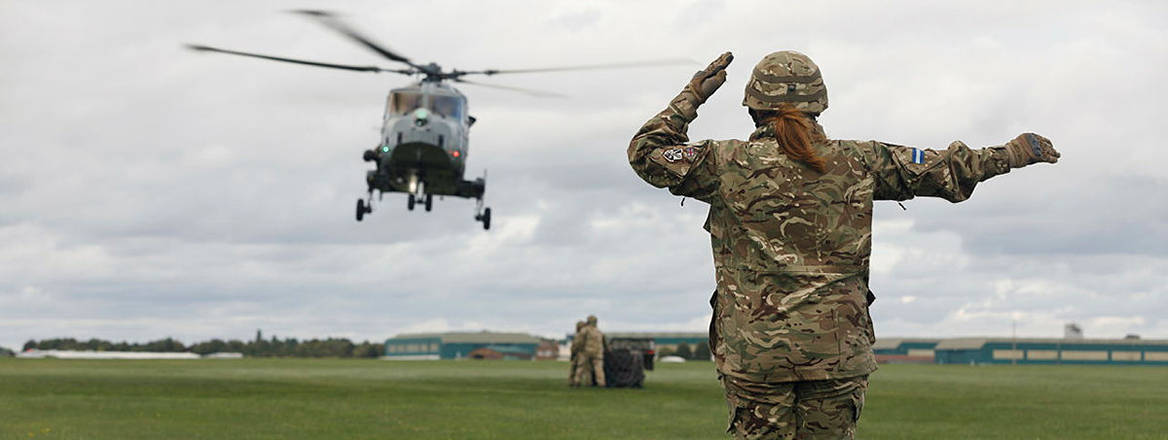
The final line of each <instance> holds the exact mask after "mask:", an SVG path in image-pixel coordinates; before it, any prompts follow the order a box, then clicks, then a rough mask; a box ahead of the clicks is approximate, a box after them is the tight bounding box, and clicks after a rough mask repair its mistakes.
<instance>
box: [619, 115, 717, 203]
mask: <svg viewBox="0 0 1168 440" xmlns="http://www.w3.org/2000/svg"><path fill="white" fill-rule="evenodd" d="M687 93H688V92H682V94H681V95H678V97H677V98H675V99H674V100H673V102H671V103H670V104H669V107H668V108H666V109H665V110H662V111H661V112H660V113H658V114H657V115H656V116H654V117H653V118H652V119H650V120H649V121H648V122H646V123H645V125H643V126H641V129H640V130H639V131H637V135H636V136H634V137H633V140H632V142H630V143H629V149H628V155H629V164H630V165H632V166H633V170H634V171H636V172H637V175H638V176H640V177H641V179H644V180H645V181H646V182H648V183H649V184H650V185H653V186H655V187H658V188H665V187H668V188H669V192H671V193H673V194H675V195H679V196H685V197H693V198H695V199H698V200H702V201H704V202H707V203H709V202H710V200H711V199H712V197H713V196H714V194H716V193H717V189H718V173H717V163H718V161H717V157H716V156H717V152H716V151H715V150H717V143H716V142H714V141H710V140H706V141H701V142H697V143H688V142H689V137H688V136H687V135H686V130H687V129H688V128H689V123H690V122H692V121H693V120H694V118H696V117H697V112H696V107H694V105H693V103H692V101H691V100H690V97H688V96H687Z"/></svg>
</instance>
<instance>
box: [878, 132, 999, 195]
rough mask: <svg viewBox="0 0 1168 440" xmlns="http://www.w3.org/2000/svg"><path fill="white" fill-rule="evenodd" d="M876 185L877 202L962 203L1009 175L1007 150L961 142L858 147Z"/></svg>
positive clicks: (881, 144)
mask: <svg viewBox="0 0 1168 440" xmlns="http://www.w3.org/2000/svg"><path fill="white" fill-rule="evenodd" d="M857 149H858V150H859V154H860V158H861V160H862V161H863V162H864V163H865V165H866V166H868V168H869V170H870V171H871V173H872V175H873V179H874V180H875V183H876V189H875V192H874V194H873V199H875V200H908V199H911V198H913V197H916V196H927V197H940V198H942V199H945V200H948V201H950V202H954V203H957V202H960V201H963V200H965V199H968V198H969V196H970V195H972V194H973V188H974V187H975V186H977V184H978V183H979V182H982V181H984V180H987V179H989V178H991V177H994V176H997V175H999V174H1005V173H1008V172H1010V165H1009V162H1008V160H1007V159H1008V157H1007V153H1006V149H1005V148H1004V147H1001V146H998V147H989V148H983V149H979V150H974V149H971V148H969V147H968V146H966V145H965V144H964V143H962V142H961V141H956V142H953V143H952V144H949V148H947V149H944V150H930V149H917V148H913V147H905V146H901V145H893V144H886V143H882V142H876V141H870V142H862V143H859V144H858V145H857Z"/></svg>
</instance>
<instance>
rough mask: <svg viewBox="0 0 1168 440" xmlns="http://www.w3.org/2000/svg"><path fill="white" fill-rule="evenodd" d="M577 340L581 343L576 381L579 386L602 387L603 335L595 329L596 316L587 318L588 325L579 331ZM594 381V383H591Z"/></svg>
mask: <svg viewBox="0 0 1168 440" xmlns="http://www.w3.org/2000/svg"><path fill="white" fill-rule="evenodd" d="M579 339H580V340H581V342H582V344H583V345H582V346H581V347H580V354H579V356H578V357H577V359H580V362H579V363H578V364H577V365H578V366H577V367H576V380H577V382H579V383H581V384H585V383H592V384H593V385H594V386H601V387H603V386H604V333H601V332H600V329H599V328H596V316H593V315H589V316H588V325H586V326H584V329H583V330H581V332H580V336H579ZM593 380H595V383H593Z"/></svg>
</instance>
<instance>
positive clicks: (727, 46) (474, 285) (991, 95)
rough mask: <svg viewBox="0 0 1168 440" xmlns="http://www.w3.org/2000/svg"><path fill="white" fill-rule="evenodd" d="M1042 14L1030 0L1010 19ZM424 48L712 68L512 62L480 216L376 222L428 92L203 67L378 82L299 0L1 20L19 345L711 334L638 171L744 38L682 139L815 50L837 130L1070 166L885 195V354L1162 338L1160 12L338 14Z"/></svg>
mask: <svg viewBox="0 0 1168 440" xmlns="http://www.w3.org/2000/svg"><path fill="white" fill-rule="evenodd" d="M1019 3H1020V4H1019ZM327 5H328V7H329V8H332V9H334V10H336V11H337V12H340V13H344V14H345V17H346V18H347V19H348V21H349V22H351V23H352V24H353V25H354V26H355V27H357V28H358V29H361V30H363V31H365V32H366V33H368V34H369V35H371V36H373V37H375V38H377V39H379V40H380V41H382V42H385V43H386V44H387V45H388V46H390V47H392V48H394V49H395V50H398V51H400V52H402V53H403V54H405V55H407V56H409V57H412V58H413V59H414V60H418V61H422V62H428V61H435V62H439V63H441V64H443V65H444V66H446V67H457V68H461V69H481V68H519V67H540V66H555V65H565V64H594V63H606V62H625V61H637V60H643V59H658V58H687V59H692V60H694V61H695V62H694V64H693V65H687V66H675V67H654V68H643V69H631V70H622V71H609V72H574V73H557V74H541V75H515V76H510V77H503V76H499V77H494V78H490V79H483V81H484V82H488V81H489V82H492V83H495V84H502V85H510V86H523V87H530V88H537V89H543V90H550V91H556V92H559V93H562V94H565V95H569V98H567V99H546V98H533V97H528V96H525V95H519V94H514V93H508V92H505V91H499V90H493V89H485V88H473V87H472V86H466V87H465V88H463V89H462V90H463V91H464V92H465V93H466V94H467V95H468V96H469V98H470V113H471V114H472V115H474V116H476V117H477V118H478V123H477V124H476V125H475V126H474V128H473V130H472V131H471V144H470V146H471V149H470V152H469V155H468V158H469V166H468V169H467V173H468V176H467V177H475V176H478V175H479V174H480V173H481V170H483V169H489V184H488V187H487V202H488V205H490V206H492V207H493V208H494V219H493V220H494V225H493V229H492V230H491V231H489V232H486V231H483V230H482V228H481V227H480V226H479V224H477V223H475V222H474V221H473V220H472V216H473V213H474V204H473V202H472V201H467V200H463V199H452V198H447V199H446V200H442V201H438V200H435V206H434V211H433V212H430V213H426V212H424V211H421V210H418V211H414V212H407V211H406V210H405V197H404V196H403V195H401V194H387V195H386V196H385V199H384V201H383V202H382V204H380V205H378V207H377V211H376V212H375V213H374V214H373V215H372V217H370V218H369V219H367V220H366V221H365V222H362V223H357V222H355V221H354V219H353V205H354V203H355V201H356V199H357V197H359V196H361V195H362V192H363V191H364V173H365V170H366V169H367V164H366V163H365V162H362V161H361V153H362V152H363V151H364V150H365V149H367V148H370V147H371V146H372V145H373V144H374V143H375V142H376V141H377V138H378V130H379V125H380V118H381V114H382V111H383V105H384V104H383V103H384V99H385V94H386V92H387V91H388V89H390V88H392V87H396V86H400V85H403V84H406V83H407V82H408V81H409V78H406V77H401V76H396V75H393V74H380V75H377V74H367V73H353V72H344V71H333V70H326V69H317V68H311V67H302V66H294V65H287V64H282V63H274V62H266V61H260V60H252V59H244V58H236V57H229V56H225V55H215V54H200V53H193V52H189V51H186V50H183V49H182V48H181V45H182V44H183V43H188V42H190V43H201V44H207V45H214V46H221V47H227V48H233V49H237V50H245V51H257V52H264V53H271V54H278V55H284V56H291V57H301V58H308V59H313V60H320V61H329V62H339V63H352V64H361V65H368V64H379V65H382V66H384V67H396V66H393V65H392V64H390V63H387V62H382V60H380V59H379V58H378V57H377V56H376V55H375V54H372V53H370V52H368V51H367V50H365V49H363V48H361V47H359V46H356V45H354V44H352V43H351V42H349V41H347V40H344V39H343V38H341V37H339V36H337V35H335V34H333V33H331V32H329V31H328V30H327V29H324V28H321V27H320V26H318V25H316V24H315V23H312V22H309V21H307V20H305V19H304V18H303V17H300V16H296V15H292V14H288V13H286V12H284V11H285V10H287V9H292V8H293V6H295V7H320V6H321V4H314V3H305V2H218V3H215V2H206V1H197V2H109V1H106V2H87V1H76V2H63V1H62V2H56V1H26V2H16V1H0V62H2V64H3V66H4V67H3V68H0V153H2V155H3V156H2V158H0V346H7V347H10V348H18V347H19V346H20V345H21V344H22V343H23V342H24V341H25V340H28V339H42V338H50V337H65V336H71V337H78V338H89V337H99V338H105V339H114V340H131V341H144V340H148V339H155V338H161V337H165V336H171V337H175V338H178V339H180V340H182V341H184V342H188V343H189V342H193V341H197V340H206V339H210V338H249V337H251V336H252V335H253V334H254V332H255V330H256V329H257V328H262V329H263V330H264V332H265V334H268V335H272V334H275V335H278V336H280V337H286V336H294V337H300V338H309V337H325V336H340V337H349V338H354V339H359V340H361V339H370V340H382V339H384V338H386V337H389V336H392V335H394V334H397V333H400V332H416V331H443V330H477V329H483V328H487V329H492V330H512V331H528V332H533V333H536V334H540V335H546V336H562V335H563V333H565V332H567V331H569V330H571V329H572V328H573V325H574V323H575V321H576V320H577V319H581V318H583V317H584V316H586V315H587V314H590V313H592V314H596V315H598V316H599V317H600V326H601V328H602V329H604V330H608V331H614V330H670V331H681V330H685V331H690V330H692V331H702V330H704V328H705V327H706V325H707V323H708V319H709V314H710V310H709V305H708V303H707V300H708V298H709V295H710V293H711V292H712V291H713V289H714V277H713V263H712V257H711V254H710V248H709V239H708V236H707V235H706V233H705V232H704V231H703V230H702V229H701V225H702V221H703V219H704V218H705V214H706V210H707V208H706V206H705V205H703V204H702V203H700V202H696V201H693V200H690V201H688V202H687V203H685V205H684V206H681V205H680V202H681V200H680V199H679V198H676V197H672V196H670V195H669V194H668V193H667V192H666V191H664V190H656V189H653V188H651V187H649V186H648V185H646V184H644V183H643V182H641V181H640V180H639V179H638V178H637V177H636V175H634V174H633V172H632V170H631V169H630V168H629V166H628V163H627V159H626V157H625V148H626V146H627V145H628V140H629V139H630V138H631V136H632V135H633V134H634V133H635V132H636V130H637V129H638V127H640V125H641V124H642V123H644V122H645V120H647V119H648V118H649V117H651V116H652V115H653V114H655V113H656V112H658V111H659V110H660V109H661V108H663V107H664V106H665V105H666V104H667V103H668V101H669V99H671V98H672V97H673V96H674V95H675V94H676V92H677V91H678V90H680V88H681V87H682V86H683V85H684V83H685V82H686V80H687V79H688V78H689V77H690V75H691V74H692V72H693V71H694V70H696V69H698V68H700V67H701V66H702V65H704V64H705V63H706V62H708V60H710V59H712V58H714V57H716V56H717V55H718V54H720V53H721V52H723V51H726V50H731V51H733V52H734V54H735V55H736V58H737V60H736V61H735V62H734V64H732V65H731V66H730V68H729V75H728V80H727V82H726V85H725V86H724V87H723V88H722V89H721V90H720V91H719V92H718V94H717V95H715V96H714V97H713V98H712V99H711V100H710V101H709V102H708V103H707V104H706V105H705V106H703V107H702V108H701V110H700V114H701V116H700V118H699V119H698V120H697V121H696V122H695V123H694V124H693V125H692V126H691V130H690V137H691V138H693V139H705V138H719V139H725V138H739V139H742V138H745V137H746V136H747V135H748V134H749V132H750V130H751V128H752V126H751V123H750V119H749V118H748V116H747V115H746V112H745V111H744V109H743V108H742V107H741V106H740V103H741V99H742V88H743V84H744V83H745V81H746V78H747V77H748V75H749V73H750V69H751V67H752V66H753V65H754V64H755V63H756V62H757V61H758V60H759V59H760V58H761V57H762V56H763V55H765V54H766V53H769V52H772V51H775V50H782V49H795V50H799V51H802V52H804V53H806V54H808V55H810V56H811V57H812V59H814V60H815V61H816V63H818V64H819V66H820V68H821V69H822V72H823V77H824V80H825V82H826V84H827V88H828V94H829V97H830V102H831V105H830V108H829V109H828V110H827V112H826V113H825V114H824V115H823V117H822V119H821V122H822V123H823V124H824V126H825V127H826V129H827V132H828V135H829V136H831V137H834V138H840V139H863V140H866V139H877V140H882V141H886V142H892V143H898V144H905V145H913V146H918V147H929V148H944V147H945V146H947V145H948V144H949V142H951V141H954V140H962V141H964V142H966V143H967V144H969V145H971V146H975V147H980V146H988V145H996V144H1000V143H1003V142H1005V141H1007V140H1009V139H1011V138H1013V137H1014V136H1016V135H1017V134H1019V133H1021V132H1023V131H1034V132H1037V133H1040V134H1043V135H1045V136H1047V137H1049V138H1051V139H1052V140H1053V141H1054V143H1055V146H1056V147H1057V148H1058V149H1059V150H1060V151H1061V152H1062V154H1063V157H1062V160H1061V161H1060V163H1059V164H1058V165H1055V166H1050V165H1036V166H1033V167H1030V168H1026V169H1023V170H1016V171H1014V172H1011V173H1010V174H1007V175H1004V176H999V177H997V178H994V179H993V180H991V181H988V182H985V183H983V184H982V185H981V186H979V187H978V188H977V191H976V192H975V193H974V195H973V197H972V199H971V200H969V201H967V202H963V203H960V204H957V205H953V204H950V203H948V202H945V201H941V200H927V199H917V200H912V201H909V202H905V204H904V205H905V206H906V207H907V208H908V209H907V211H905V210H901V209H900V207H898V206H896V204H894V203H887V202H881V203H878V204H877V208H876V216H875V232H874V251H873V257H872V289H873V291H875V293H876V295H877V296H878V298H879V299H878V300H877V301H876V303H875V304H874V306H873V308H872V314H873V317H874V319H875V321H876V331H877V335H878V337H891V336H971V335H983V336H1009V335H1010V334H1011V326H1012V324H1013V323H1014V322H1016V323H1017V333H1018V335H1020V336H1035V337H1057V336H1061V334H1062V326H1063V324H1065V323H1067V322H1077V323H1079V324H1080V325H1081V326H1082V327H1083V328H1084V331H1085V333H1086V335H1087V336H1088V337H1122V336H1124V335H1125V334H1127V333H1138V334H1140V335H1142V336H1143V337H1145V338H1168V314H1166V313H1165V312H1166V311H1168V193H1166V192H1165V190H1164V188H1165V186H1166V185H1168V167H1165V166H1164V165H1163V164H1164V163H1165V162H1168V150H1166V148H1165V146H1164V143H1163V141H1162V140H1161V139H1162V138H1163V136H1164V135H1163V124H1164V121H1166V120H1168V117H1166V116H1168V114H1166V111H1165V105H1164V103H1165V101H1166V100H1168V93H1166V91H1165V86H1164V82H1163V81H1164V78H1168V6H1166V4H1165V3H1164V2H1158V1H1147V2H1121V1H1112V2H1068V1H1048V2H1041V1H1028V2H987V1H974V2H931V1H920V2H896V3H893V4H892V5H888V4H885V3H883V2H880V4H876V3H874V2H862V1H857V2H805V1H802V2H779V1H773V0H771V1H758V2H750V1H726V2H722V1H706V0H700V1H659V2H627V1H612V2H600V1H597V2H581V1H564V2H551V1H529V2H496V1H491V2H481V1H466V2H458V1H447V2H405V1H401V2H385V1H369V2H344V3H339V2H327Z"/></svg>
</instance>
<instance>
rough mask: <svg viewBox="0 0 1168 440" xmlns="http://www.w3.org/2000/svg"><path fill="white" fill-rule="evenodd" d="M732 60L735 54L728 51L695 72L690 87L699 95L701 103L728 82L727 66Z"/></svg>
mask: <svg viewBox="0 0 1168 440" xmlns="http://www.w3.org/2000/svg"><path fill="white" fill-rule="evenodd" d="M731 61H734V54H732V53H730V52H726V53H724V54H722V55H721V56H719V57H718V58H717V59H715V60H714V61H713V62H711V63H710V65H709V66H706V68H705V69H702V70H699V71H698V72H697V73H695V74H694V76H693V79H691V80H690V81H689V88H690V89H692V90H693V92H694V95H697V98H698V103H699V104H701V103H704V102H706V100H707V99H709V98H710V96H712V95H713V94H714V92H715V91H717V90H718V88H719V87H722V84H723V83H725V82H726V67H727V66H729V65H730V62H731Z"/></svg>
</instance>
